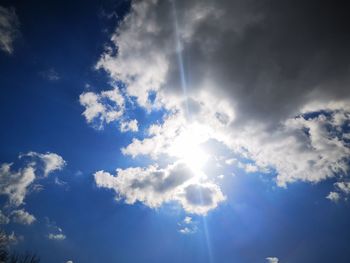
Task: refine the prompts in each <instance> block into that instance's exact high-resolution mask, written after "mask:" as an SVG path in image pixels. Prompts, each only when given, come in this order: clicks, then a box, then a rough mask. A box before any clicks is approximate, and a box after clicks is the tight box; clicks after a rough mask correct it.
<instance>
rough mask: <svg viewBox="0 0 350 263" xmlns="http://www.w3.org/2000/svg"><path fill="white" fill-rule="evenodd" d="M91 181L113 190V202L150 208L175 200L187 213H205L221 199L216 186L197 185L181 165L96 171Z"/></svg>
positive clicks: (194, 176)
mask: <svg viewBox="0 0 350 263" xmlns="http://www.w3.org/2000/svg"><path fill="white" fill-rule="evenodd" d="M95 181H96V184H97V186H99V187H104V188H108V189H112V190H114V191H115V192H116V194H117V199H120V198H124V199H125V202H126V203H128V204H134V203H135V202H137V201H139V202H142V203H144V204H146V205H147V206H149V207H152V208H156V207H159V206H160V205H162V204H163V203H166V202H170V201H176V202H178V203H179V204H180V205H181V206H182V207H183V208H184V210H185V211H187V212H188V213H195V214H206V213H207V212H208V211H209V210H211V209H213V208H215V207H217V206H218V204H219V203H220V202H222V201H223V200H225V197H224V195H223V193H222V192H221V190H220V188H219V187H218V186H217V185H216V184H214V183H211V182H201V180H200V178H197V175H196V174H195V172H194V171H192V170H191V168H190V167H188V166H187V165H186V164H185V163H181V162H177V163H175V164H172V165H169V166H167V167H166V168H164V169H160V168H158V167H156V166H149V167H147V168H140V167H136V168H127V169H125V170H122V169H118V170H117V174H116V175H115V176H114V175H111V174H110V173H107V172H104V171H98V172H96V173H95Z"/></svg>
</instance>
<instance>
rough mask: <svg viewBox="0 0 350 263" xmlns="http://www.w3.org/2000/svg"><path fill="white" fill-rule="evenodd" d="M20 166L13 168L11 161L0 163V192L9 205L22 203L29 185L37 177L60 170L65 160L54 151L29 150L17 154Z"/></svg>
mask: <svg viewBox="0 0 350 263" xmlns="http://www.w3.org/2000/svg"><path fill="white" fill-rule="evenodd" d="M19 161H20V162H21V165H22V166H20V167H18V168H17V169H14V168H13V166H14V164H13V163H3V164H1V165H0V194H2V195H7V197H8V199H9V203H10V205H13V206H19V205H21V204H23V202H24V199H25V197H26V195H27V193H28V190H29V188H30V186H32V185H33V182H34V181H35V180H36V179H38V178H44V177H47V176H48V175H49V174H50V173H52V172H54V171H56V170H61V169H62V168H63V167H64V165H65V161H64V160H63V158H62V157H61V156H59V155H57V154H55V153H45V154H41V153H36V152H29V153H27V154H21V155H20V156H19Z"/></svg>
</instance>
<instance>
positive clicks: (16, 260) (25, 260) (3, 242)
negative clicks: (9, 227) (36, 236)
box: [0, 230, 40, 263]
mask: <svg viewBox="0 0 350 263" xmlns="http://www.w3.org/2000/svg"><path fill="white" fill-rule="evenodd" d="M8 248H9V239H8V237H7V235H6V234H5V232H3V231H1V230H0V263H39V262H40V258H39V257H38V256H37V255H36V254H33V253H30V252H26V253H24V254H19V253H17V252H12V253H10V252H9V249H8Z"/></svg>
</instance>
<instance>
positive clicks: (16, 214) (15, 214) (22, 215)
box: [11, 209, 36, 225]
mask: <svg viewBox="0 0 350 263" xmlns="http://www.w3.org/2000/svg"><path fill="white" fill-rule="evenodd" d="M11 217H12V220H13V222H15V223H18V224H23V225H31V224H33V223H34V222H35V221H36V218H35V217H34V216H33V215H31V214H29V213H28V212H27V211H25V210H23V209H19V210H14V211H12V212H11Z"/></svg>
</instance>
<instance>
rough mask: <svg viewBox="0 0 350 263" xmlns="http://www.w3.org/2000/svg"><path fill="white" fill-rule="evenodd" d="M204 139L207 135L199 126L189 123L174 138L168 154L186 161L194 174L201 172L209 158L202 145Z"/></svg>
mask: <svg viewBox="0 0 350 263" xmlns="http://www.w3.org/2000/svg"><path fill="white" fill-rule="evenodd" d="M206 140H207V136H206V134H205V133H204V130H203V129H201V127H198V126H197V125H189V126H187V127H186V128H185V129H184V130H183V131H182V132H181V133H180V134H179V135H178V136H177V137H176V138H175V139H174V141H173V143H172V145H171V146H170V149H169V151H170V154H171V155H172V156H175V157H177V158H178V159H179V160H181V161H183V162H184V163H186V164H187V165H188V167H189V168H191V169H192V170H193V171H194V172H195V173H196V174H202V173H203V171H202V170H203V168H204V165H205V164H206V163H207V161H208V159H209V154H208V152H206V150H205V149H204V147H203V145H202V144H203V143H204V142H205V141H206Z"/></svg>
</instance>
